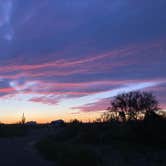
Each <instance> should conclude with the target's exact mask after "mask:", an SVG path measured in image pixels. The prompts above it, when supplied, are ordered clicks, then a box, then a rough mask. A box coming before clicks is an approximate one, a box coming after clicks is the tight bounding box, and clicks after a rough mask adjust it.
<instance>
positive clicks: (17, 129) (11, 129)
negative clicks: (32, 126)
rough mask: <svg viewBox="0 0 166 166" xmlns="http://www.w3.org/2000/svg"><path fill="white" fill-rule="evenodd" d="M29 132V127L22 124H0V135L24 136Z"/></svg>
mask: <svg viewBox="0 0 166 166" xmlns="http://www.w3.org/2000/svg"><path fill="white" fill-rule="evenodd" d="M26 132H27V128H26V127H25V126H22V125H17V124H13V125H2V126H0V137H16V136H24V135H25V134H26Z"/></svg>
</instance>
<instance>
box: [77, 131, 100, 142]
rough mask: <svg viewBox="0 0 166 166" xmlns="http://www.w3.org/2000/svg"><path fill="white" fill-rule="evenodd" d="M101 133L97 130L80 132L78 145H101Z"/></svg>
mask: <svg viewBox="0 0 166 166" xmlns="http://www.w3.org/2000/svg"><path fill="white" fill-rule="evenodd" d="M100 138H101V132H100V130H97V129H91V128H85V129H82V130H81V131H80V132H79V135H78V137H77V139H76V140H75V142H76V143H80V144H92V145H93V144H100V142H101V139H100Z"/></svg>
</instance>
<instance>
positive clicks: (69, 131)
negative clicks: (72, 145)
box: [54, 126, 79, 142]
mask: <svg viewBox="0 0 166 166" xmlns="http://www.w3.org/2000/svg"><path fill="white" fill-rule="evenodd" d="M78 132H79V130H78V128H75V127H71V126H70V127H65V128H64V129H62V130H60V131H59V132H57V133H56V135H55V136H54V140H55V141H57V142H66V141H69V140H71V139H72V138H74V137H76V136H77V134H78Z"/></svg>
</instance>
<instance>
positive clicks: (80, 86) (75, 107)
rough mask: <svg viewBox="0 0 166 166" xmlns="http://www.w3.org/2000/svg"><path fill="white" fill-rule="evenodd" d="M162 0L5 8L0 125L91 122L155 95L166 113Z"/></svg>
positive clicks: (10, 2) (5, 2) (2, 1)
mask: <svg viewBox="0 0 166 166" xmlns="http://www.w3.org/2000/svg"><path fill="white" fill-rule="evenodd" d="M165 9H166V1H165V0H146V1H145V0H137V1H133V0H0V121H1V122H5V123H13V122H17V121H19V120H20V118H21V116H22V113H23V112H24V114H25V116H26V118H27V121H31V120H35V121H37V122H49V121H51V120H56V119H64V120H70V119H74V118H78V119H80V120H84V121H88V120H93V119H95V118H96V117H98V116H100V114H101V112H102V111H103V110H105V109H106V108H107V107H108V106H109V103H110V100H111V98H112V97H114V96H116V95H117V94H118V93H120V92H128V91H133V90H144V91H151V92H153V93H154V94H155V95H156V96H157V99H158V100H159V101H160V107H161V108H162V109H166V10H165Z"/></svg>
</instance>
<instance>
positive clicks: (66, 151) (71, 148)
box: [36, 139, 101, 166]
mask: <svg viewBox="0 0 166 166" xmlns="http://www.w3.org/2000/svg"><path fill="white" fill-rule="evenodd" d="M36 146H37V149H38V150H39V152H40V153H41V154H42V155H44V157H45V158H46V159H49V160H53V161H57V162H58V164H59V165H61V166H78V165H79V166H85V165H87V164H88V165H93V166H99V165H100V163H101V160H100V159H99V155H98V154H97V153H96V152H95V151H94V150H92V149H91V148H89V147H85V146H84V147H83V146H80V145H75V144H74V145H73V144H67V143H56V142H55V141H54V140H51V139H45V140H42V141H40V142H39V143H37V145H36Z"/></svg>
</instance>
